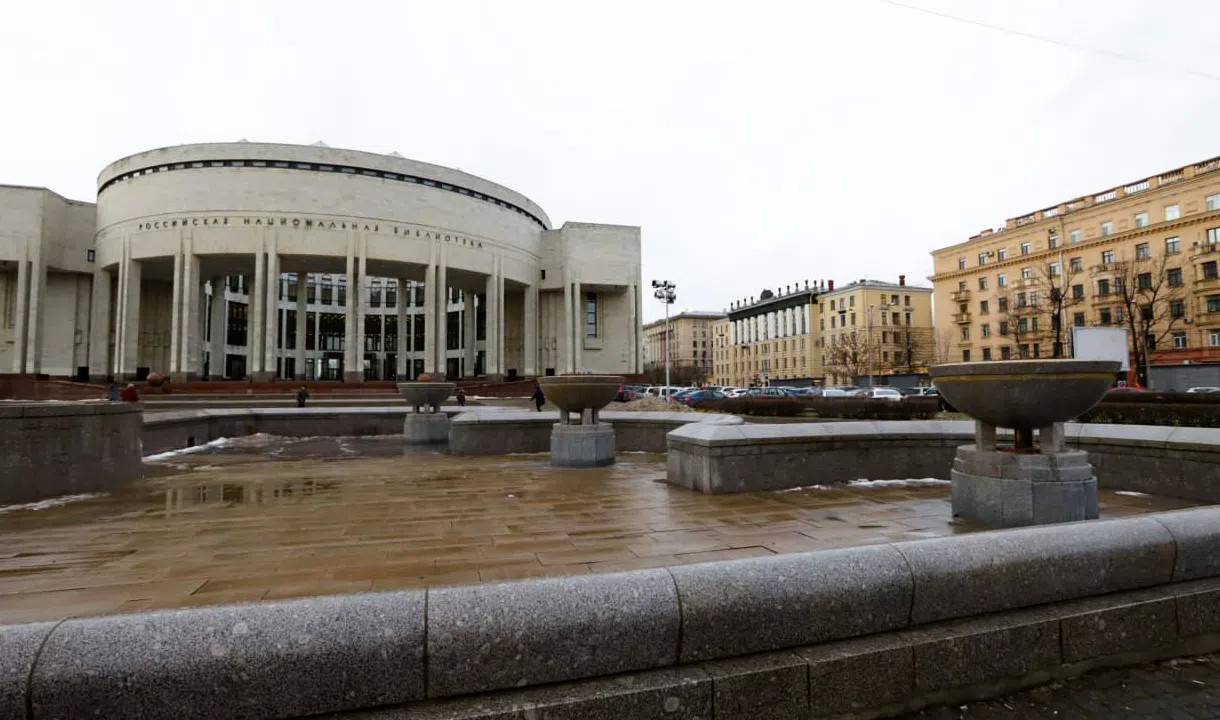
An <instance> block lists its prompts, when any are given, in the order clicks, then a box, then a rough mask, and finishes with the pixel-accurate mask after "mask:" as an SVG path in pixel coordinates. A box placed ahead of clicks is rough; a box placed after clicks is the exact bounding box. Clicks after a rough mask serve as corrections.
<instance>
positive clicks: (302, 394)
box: [297, 385, 309, 408]
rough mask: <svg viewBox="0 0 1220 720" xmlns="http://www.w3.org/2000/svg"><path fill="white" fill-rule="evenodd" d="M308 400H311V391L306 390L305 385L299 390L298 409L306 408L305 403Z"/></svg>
mask: <svg viewBox="0 0 1220 720" xmlns="http://www.w3.org/2000/svg"><path fill="white" fill-rule="evenodd" d="M308 399H309V391H308V390H306V389H305V386H304V385H302V386H301V387H300V388H299V389H298V390H297V407H299V408H303V407H305V401H306V400H308Z"/></svg>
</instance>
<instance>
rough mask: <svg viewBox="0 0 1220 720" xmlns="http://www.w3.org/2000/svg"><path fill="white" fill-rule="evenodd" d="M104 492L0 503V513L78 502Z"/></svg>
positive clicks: (45, 508)
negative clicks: (16, 502)
mask: <svg viewBox="0 0 1220 720" xmlns="http://www.w3.org/2000/svg"><path fill="white" fill-rule="evenodd" d="M105 494H106V493H83V494H81V495H64V496H62V497H57V498H48V499H46V500H39V501H38V502H32V503H23V504H21V505H0V513H7V512H17V511H19V510H48V509H50V508H53V507H59V506H60V505H67V504H68V503H72V502H78V501H80V500H92V499H93V498H96V497H101V496H103V495H105Z"/></svg>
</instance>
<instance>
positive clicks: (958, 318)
mask: <svg viewBox="0 0 1220 720" xmlns="http://www.w3.org/2000/svg"><path fill="white" fill-rule="evenodd" d="M953 322H955V323H957V324H958V325H969V324H970V313H968V312H964V313H954V314H953Z"/></svg>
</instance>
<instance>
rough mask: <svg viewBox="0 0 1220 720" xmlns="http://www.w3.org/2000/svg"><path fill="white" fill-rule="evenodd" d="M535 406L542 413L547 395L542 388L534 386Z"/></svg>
mask: <svg viewBox="0 0 1220 720" xmlns="http://www.w3.org/2000/svg"><path fill="white" fill-rule="evenodd" d="M534 405H535V406H536V407H537V408H538V412H542V406H543V405H546V395H543V394H542V386H541V385H535V386H534Z"/></svg>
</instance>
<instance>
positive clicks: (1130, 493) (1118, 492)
mask: <svg viewBox="0 0 1220 720" xmlns="http://www.w3.org/2000/svg"><path fill="white" fill-rule="evenodd" d="M1114 494H1115V495H1126V496H1127V497H1152V496H1151V495H1149V494H1148V493H1142V492H1136V491H1134V490H1115V491H1114Z"/></svg>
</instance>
